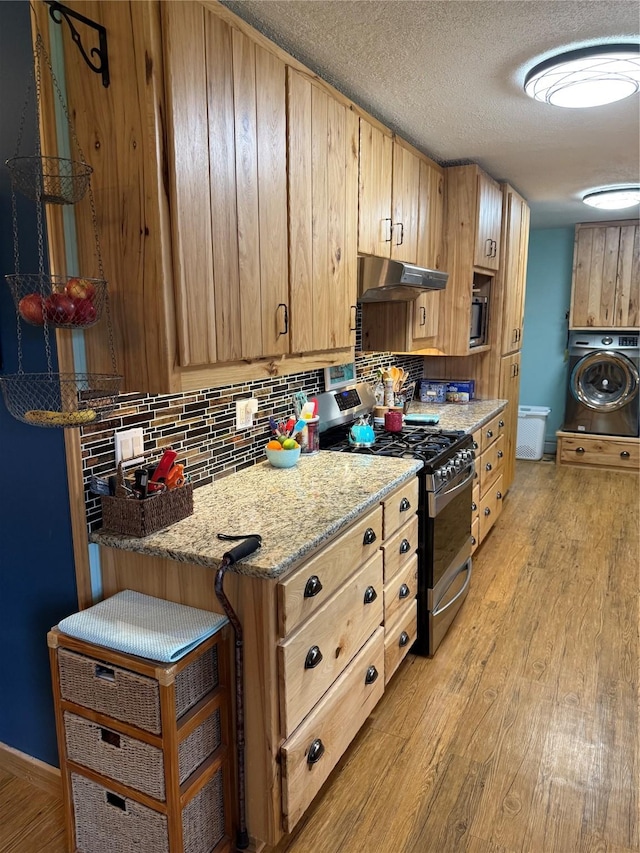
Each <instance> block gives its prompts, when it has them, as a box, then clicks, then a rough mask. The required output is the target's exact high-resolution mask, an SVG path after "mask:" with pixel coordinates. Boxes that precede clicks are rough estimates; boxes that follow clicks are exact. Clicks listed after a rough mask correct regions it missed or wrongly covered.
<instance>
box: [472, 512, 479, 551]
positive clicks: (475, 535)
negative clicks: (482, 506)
mask: <svg viewBox="0 0 640 853" xmlns="http://www.w3.org/2000/svg"><path fill="white" fill-rule="evenodd" d="M479 544H480V518H479V517H478V516H476V517H475V518H474V519H473V521H472V522H471V553H472V554H473V553H474V552H475V550H476V548H477V547H478V545H479Z"/></svg>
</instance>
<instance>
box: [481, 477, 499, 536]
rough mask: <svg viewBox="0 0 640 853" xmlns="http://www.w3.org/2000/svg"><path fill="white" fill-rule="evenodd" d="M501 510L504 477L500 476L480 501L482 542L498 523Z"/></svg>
mask: <svg viewBox="0 0 640 853" xmlns="http://www.w3.org/2000/svg"><path fill="white" fill-rule="evenodd" d="M501 512H502V477H501V476H500V477H498V479H497V480H496V482H495V483H494V484H493V485H492V486H491V488H490V489H488V490H487V493H486V494H485V495H483V496H482V500H481V502H480V519H479V521H480V527H479V532H480V542H484V539H485V536H486V535H487V533H488V532H489V531H490V530H491V528H492V527H493V525H494V524H495V523H496V520H497V519H498V517H499V515H500V513H501Z"/></svg>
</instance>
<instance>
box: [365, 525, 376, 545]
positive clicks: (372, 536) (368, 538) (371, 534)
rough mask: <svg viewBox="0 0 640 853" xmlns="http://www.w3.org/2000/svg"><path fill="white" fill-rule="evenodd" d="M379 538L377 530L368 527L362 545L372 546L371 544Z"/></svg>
mask: <svg viewBox="0 0 640 853" xmlns="http://www.w3.org/2000/svg"><path fill="white" fill-rule="evenodd" d="M377 538H378V537H377V536H376V532H375V530H374V529H373V528H372V527H367V529H366V530H365V532H364V536H363V538H362V544H363V545H371V543H372V542H375V541H376V539H377Z"/></svg>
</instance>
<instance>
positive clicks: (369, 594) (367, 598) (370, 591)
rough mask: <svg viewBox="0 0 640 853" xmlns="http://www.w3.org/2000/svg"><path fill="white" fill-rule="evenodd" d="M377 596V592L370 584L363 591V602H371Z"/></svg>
mask: <svg viewBox="0 0 640 853" xmlns="http://www.w3.org/2000/svg"><path fill="white" fill-rule="evenodd" d="M377 597H378V593H377V592H376V591H375V589H374V588H373V587H372V586H368V587H367V588H366V589H365V591H364V603H365V604H371V603H372V602H373V601H375V600H376V598H377Z"/></svg>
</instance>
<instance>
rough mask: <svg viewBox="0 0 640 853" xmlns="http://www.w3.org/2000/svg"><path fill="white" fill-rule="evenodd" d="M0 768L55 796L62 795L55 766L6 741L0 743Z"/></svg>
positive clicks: (58, 772)
mask: <svg viewBox="0 0 640 853" xmlns="http://www.w3.org/2000/svg"><path fill="white" fill-rule="evenodd" d="M0 770H5V771H6V772H7V773H11V774H12V775H13V776H17V777H18V778H19V779H24V780H25V781H27V782H30V783H31V784H32V785H35V786H36V787H37V788H41V789H42V790H43V791H46V792H47V793H49V794H53V796H55V797H62V780H61V777H60V770H59V769H58V768H57V767H52V766H51V765H50V764H47V763H46V762H44V761H40V759H39V758H34V757H33V756H32V755H27V753H26V752H20V750H19V749H14V748H13V747H12V746H7V744H6V743H0Z"/></svg>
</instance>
